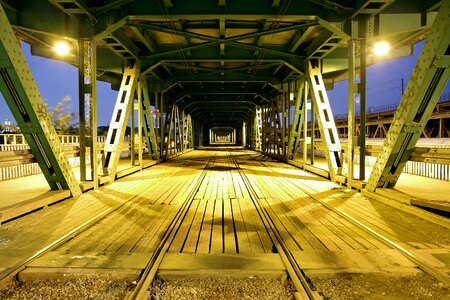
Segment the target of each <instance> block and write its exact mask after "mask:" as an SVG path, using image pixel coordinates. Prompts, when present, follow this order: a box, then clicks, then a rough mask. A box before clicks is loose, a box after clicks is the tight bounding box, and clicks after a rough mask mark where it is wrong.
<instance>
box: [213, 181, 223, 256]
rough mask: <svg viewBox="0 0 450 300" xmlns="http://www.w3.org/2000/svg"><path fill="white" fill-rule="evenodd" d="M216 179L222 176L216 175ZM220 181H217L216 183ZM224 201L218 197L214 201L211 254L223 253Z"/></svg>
mask: <svg viewBox="0 0 450 300" xmlns="http://www.w3.org/2000/svg"><path fill="white" fill-rule="evenodd" d="M216 179H220V176H217V175H216ZM217 181H219V180H216V182H217ZM219 182H220V181H219ZM222 222H223V199H222V197H220V198H219V197H217V198H216V199H215V201H214V210H213V228H212V231H211V249H210V253H223V251H224V239H223V223H222Z"/></svg>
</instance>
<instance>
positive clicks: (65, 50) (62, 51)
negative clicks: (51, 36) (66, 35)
mask: <svg viewBox="0 0 450 300" xmlns="http://www.w3.org/2000/svg"><path fill="white" fill-rule="evenodd" d="M53 50H54V51H55V52H56V54H58V55H61V56H64V55H67V54H69V52H70V47H69V45H68V44H67V43H66V42H57V43H56V44H55V46H54V47H53Z"/></svg>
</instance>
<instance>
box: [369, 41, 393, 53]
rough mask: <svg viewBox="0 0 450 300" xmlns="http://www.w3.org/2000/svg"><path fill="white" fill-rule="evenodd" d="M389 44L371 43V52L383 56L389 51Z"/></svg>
mask: <svg viewBox="0 0 450 300" xmlns="http://www.w3.org/2000/svg"><path fill="white" fill-rule="evenodd" d="M390 50H391V46H390V45H389V44H388V43H387V42H383V41H381V42H376V43H375V44H374V45H373V53H374V54H375V55H377V56H383V55H386V54H388V53H389V51H390Z"/></svg>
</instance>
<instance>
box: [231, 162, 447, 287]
mask: <svg viewBox="0 0 450 300" xmlns="http://www.w3.org/2000/svg"><path fill="white" fill-rule="evenodd" d="M255 161H258V162H259V163H260V164H261V166H263V167H264V168H265V169H270V170H272V172H275V173H276V172H277V170H275V169H274V168H273V167H270V166H268V165H267V164H264V163H263V162H262V161H260V160H255ZM240 173H241V175H242V176H243V178H245V176H246V175H245V172H243V171H242V170H240ZM245 181H246V183H247V184H248V186H249V188H250V189H252V183H251V182H249V180H248V179H246V180H245ZM296 184H297V187H298V188H299V189H300V190H301V191H302V192H303V193H305V194H306V195H308V197H310V198H311V199H313V200H314V201H315V202H316V203H318V204H320V205H321V206H323V207H325V208H326V209H327V210H329V211H332V212H333V213H335V214H337V215H338V216H340V217H341V218H343V219H345V220H346V221H348V222H350V223H352V224H353V225H355V226H356V227H358V228H359V229H361V230H363V231H365V232H367V233H368V234H370V235H371V236H372V237H374V238H375V239H377V240H378V241H380V242H382V243H383V244H385V245H386V246H388V247H392V248H393V249H395V250H397V251H398V252H399V253H401V254H402V255H403V256H405V257H406V258H407V259H409V260H410V261H411V262H413V263H414V264H416V265H417V266H418V268H419V269H421V270H422V271H423V272H425V273H427V274H429V275H431V276H433V277H434V278H435V279H437V280H438V281H440V282H442V283H443V284H445V285H446V286H450V277H449V276H448V275H447V274H446V273H445V272H443V271H441V270H439V269H438V268H436V267H435V266H433V265H431V264H430V263H429V262H427V261H426V260H424V259H421V258H420V257H418V256H416V255H414V254H413V253H412V252H411V251H409V250H408V249H407V248H405V247H402V246H401V245H399V244H398V243H396V242H394V241H392V240H391V239H389V238H388V237H386V236H384V235H382V234H380V233H379V232H377V231H376V230H374V229H372V228H371V227H370V226H368V225H366V224H364V223H363V222H361V221H359V220H357V219H356V218H355V217H353V216H351V215H350V214H348V213H346V212H344V211H343V210H341V209H339V208H337V207H334V206H333V205H331V204H329V203H327V202H326V201H324V200H323V199H321V197H318V196H317V194H318V193H319V191H317V190H315V189H314V188H312V187H311V186H309V185H306V184H305V183H302V182H301V181H297V182H296ZM255 198H258V196H257V195H255ZM258 205H260V206H262V207H263V208H262V210H263V211H264V212H265V214H267V215H268V218H273V217H275V216H273V215H272V216H271V214H270V213H269V212H268V210H267V209H266V208H267V204H263V203H261V202H260V201H259V202H258Z"/></svg>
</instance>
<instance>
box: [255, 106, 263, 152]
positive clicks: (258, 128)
mask: <svg viewBox="0 0 450 300" xmlns="http://www.w3.org/2000/svg"><path fill="white" fill-rule="evenodd" d="M262 123H263V122H262V108H261V107H259V106H256V107H255V122H254V130H253V136H254V137H253V139H254V143H253V149H254V150H256V151H261V150H262V133H263V132H262Z"/></svg>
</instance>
